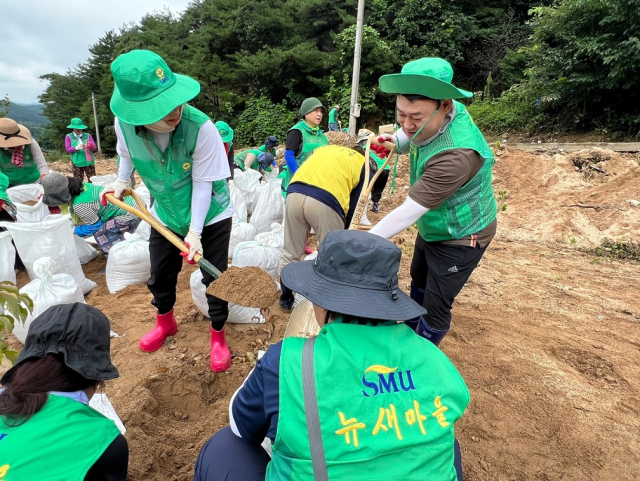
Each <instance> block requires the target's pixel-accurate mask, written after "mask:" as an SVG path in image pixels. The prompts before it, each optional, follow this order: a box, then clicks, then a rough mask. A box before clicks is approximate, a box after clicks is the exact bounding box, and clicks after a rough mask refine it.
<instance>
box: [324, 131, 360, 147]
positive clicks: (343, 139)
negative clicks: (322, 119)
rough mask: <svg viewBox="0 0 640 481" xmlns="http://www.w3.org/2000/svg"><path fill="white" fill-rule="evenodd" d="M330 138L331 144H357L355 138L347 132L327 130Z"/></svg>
mask: <svg viewBox="0 0 640 481" xmlns="http://www.w3.org/2000/svg"><path fill="white" fill-rule="evenodd" d="M325 135H326V136H327V137H328V138H329V144H330V145H344V146H345V147H353V146H354V145H356V141H355V138H354V139H352V138H351V137H350V136H349V134H348V133H347V132H325Z"/></svg>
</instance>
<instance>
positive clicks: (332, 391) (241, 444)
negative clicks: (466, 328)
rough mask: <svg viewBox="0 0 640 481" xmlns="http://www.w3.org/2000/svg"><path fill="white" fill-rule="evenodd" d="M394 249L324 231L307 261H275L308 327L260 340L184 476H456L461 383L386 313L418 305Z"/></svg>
mask: <svg viewBox="0 0 640 481" xmlns="http://www.w3.org/2000/svg"><path fill="white" fill-rule="evenodd" d="M401 256H402V253H401V251H400V249H399V248H398V247H396V246H395V245H394V244H392V243H391V242H389V241H387V240H385V239H382V238H380V237H378V236H374V235H372V234H369V233H365V232H359V231H353V230H350V231H334V232H331V233H329V235H327V237H326V238H325V240H324V242H323V243H322V244H320V250H319V253H318V258H317V259H316V261H314V262H296V263H293V264H289V265H288V266H286V267H285V268H284V270H283V271H282V280H283V281H284V282H286V283H287V285H289V286H291V287H292V288H293V289H295V290H296V291H298V292H300V293H301V294H302V295H304V296H305V297H306V298H307V299H309V301H311V302H312V303H313V308H314V313H315V318H316V320H317V322H318V324H319V325H320V327H321V330H320V333H319V334H318V336H317V337H315V338H311V339H304V338H298V337H288V338H285V339H284V341H282V342H279V343H277V344H275V345H273V346H271V347H270V348H269V350H268V351H267V353H266V354H265V355H264V357H263V358H262V359H261V360H260V361H258V363H257V364H256V367H255V369H254V370H253V371H252V372H251V374H249V377H248V378H247V380H246V381H245V383H244V384H243V385H242V387H240V389H239V390H238V391H237V392H236V393H235V395H234V396H233V398H232V399H231V405H230V408H229V418H230V427H227V428H224V429H222V430H221V431H219V432H218V433H216V434H215V435H214V436H213V437H212V438H211V439H210V440H209V441H208V442H207V443H206V444H205V446H204V447H203V448H202V451H201V452H200V455H199V456H198V460H197V461H196V467H195V476H194V478H193V479H194V481H216V480H223V479H224V480H226V481H236V480H243V481H253V480H261V481H262V480H266V481H272V480H284V479H295V480H299V481H300V480H309V481H311V480H325V481H326V480H328V479H337V480H347V479H348V480H350V481H358V480H362V481H364V480H367V481H368V480H371V479H377V480H382V479H385V480H386V479H389V480H396V479H402V480H439V481H454V480H456V479H457V480H462V466H461V460H460V448H459V446H458V443H457V441H456V440H455V437H454V424H455V422H456V421H457V420H458V419H459V418H460V417H461V416H462V414H463V413H464V411H465V409H466V407H467V405H468V404H469V391H468V389H467V387H466V385H465V383H464V380H463V379H462V377H461V376H460V374H459V373H458V371H457V370H456V368H455V367H454V365H453V364H452V363H451V361H449V359H448V358H447V356H446V355H445V354H444V353H442V352H441V351H440V350H439V349H438V348H436V347H435V346H434V345H433V344H432V343H430V342H429V341H427V340H426V339H424V338H422V337H420V336H416V335H415V333H414V332H413V331H411V329H409V328H407V326H406V325H405V324H404V323H402V322H398V321H403V320H406V319H411V318H413V317H416V316H419V315H421V314H424V313H425V310H424V308H422V307H421V306H420V305H419V304H417V303H416V302H414V301H413V300H411V299H410V298H409V297H408V296H407V295H406V294H405V293H403V292H402V291H401V290H400V288H399V286H398V269H399V267H400V258H401ZM265 436H266V437H267V438H269V439H270V440H271V444H272V450H273V456H272V459H270V458H269V456H268V455H267V454H266V452H265V451H264V449H263V448H262V446H261V443H262V442H263V440H264V438H265Z"/></svg>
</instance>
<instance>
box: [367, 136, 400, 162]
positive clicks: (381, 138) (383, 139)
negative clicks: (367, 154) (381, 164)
mask: <svg viewBox="0 0 640 481" xmlns="http://www.w3.org/2000/svg"><path fill="white" fill-rule="evenodd" d="M378 142H390V143H392V144H395V145H396V147H397V145H398V139H397V138H396V137H395V136H393V135H391V134H382V135H379V136H378ZM374 146H375V149H374ZM371 149H373V151H374V152H376V153H377V154H378V157H380V158H381V159H385V158H386V157H387V155H389V149H387V148H386V147H383V146H382V145H371Z"/></svg>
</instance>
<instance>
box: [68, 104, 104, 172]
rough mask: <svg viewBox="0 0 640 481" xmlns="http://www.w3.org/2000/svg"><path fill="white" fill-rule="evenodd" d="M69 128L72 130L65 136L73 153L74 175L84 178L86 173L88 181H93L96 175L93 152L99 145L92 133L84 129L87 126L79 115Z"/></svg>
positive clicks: (69, 149)
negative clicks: (92, 178)
mask: <svg viewBox="0 0 640 481" xmlns="http://www.w3.org/2000/svg"><path fill="white" fill-rule="evenodd" d="M67 128H68V129H72V131H71V133H69V134H67V135H66V137H65V138H64V147H65V149H66V150H67V152H69V153H70V154H71V166H72V168H73V176H74V177H78V178H79V179H80V180H82V179H83V178H84V176H85V175H86V176H87V182H91V177H93V176H94V175H96V164H95V161H94V159H93V153H94V152H95V151H96V150H98V147H96V143H95V142H94V141H93V137H91V134H88V133H87V132H85V131H84V129H86V128H87V126H86V125H84V123H83V122H82V119H79V118H77V117H76V118H74V119H71V123H70V124H69V125H67Z"/></svg>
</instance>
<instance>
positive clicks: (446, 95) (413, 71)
mask: <svg viewBox="0 0 640 481" xmlns="http://www.w3.org/2000/svg"><path fill="white" fill-rule="evenodd" d="M452 80H453V69H452V68H451V64H450V63H449V62H447V61H446V60H444V59H442V58H437V57H432V58H426V57H425V58H421V59H418V60H413V61H411V62H409V63H407V64H406V65H405V66H404V67H402V71H401V72H400V73H394V74H391V75H383V76H382V77H380V81H379V82H380V90H382V91H383V92H386V93H389V94H413V95H424V96H425V97H429V98H431V99H436V100H444V99H460V98H471V97H473V94H472V93H471V92H467V91H466V90H462V89H459V88H457V87H455V86H454V85H453V84H452V83H451V81H452Z"/></svg>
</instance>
